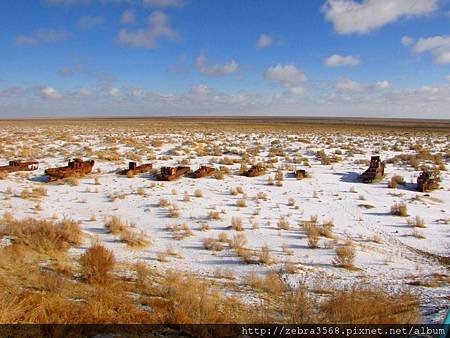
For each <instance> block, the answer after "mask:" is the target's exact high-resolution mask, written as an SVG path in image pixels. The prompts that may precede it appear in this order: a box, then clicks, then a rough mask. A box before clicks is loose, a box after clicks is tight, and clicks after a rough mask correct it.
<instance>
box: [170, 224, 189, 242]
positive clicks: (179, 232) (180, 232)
mask: <svg viewBox="0 0 450 338" xmlns="http://www.w3.org/2000/svg"><path fill="white" fill-rule="evenodd" d="M166 228H167V230H169V231H171V232H172V237H173V239H175V240H177V241H181V240H183V239H185V238H187V237H190V236H193V235H194V233H193V232H192V229H191V228H190V227H189V224H187V223H184V224H168V225H167V226H166Z"/></svg>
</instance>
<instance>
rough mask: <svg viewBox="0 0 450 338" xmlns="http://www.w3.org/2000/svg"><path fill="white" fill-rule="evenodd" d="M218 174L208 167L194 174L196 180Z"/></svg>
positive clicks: (201, 167)
mask: <svg viewBox="0 0 450 338" xmlns="http://www.w3.org/2000/svg"><path fill="white" fill-rule="evenodd" d="M215 172H216V169H214V168H213V167H208V166H206V165H202V166H200V168H198V169H197V170H196V171H194V173H193V177H194V178H201V177H205V176H210V175H213V174H214V173H215Z"/></svg>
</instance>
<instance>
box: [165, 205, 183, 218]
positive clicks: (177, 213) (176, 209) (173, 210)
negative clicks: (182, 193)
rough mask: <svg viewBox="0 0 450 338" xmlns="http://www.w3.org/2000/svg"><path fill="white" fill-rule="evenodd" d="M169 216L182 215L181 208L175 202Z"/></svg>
mask: <svg viewBox="0 0 450 338" xmlns="http://www.w3.org/2000/svg"><path fill="white" fill-rule="evenodd" d="M168 216H169V218H179V217H180V209H179V208H178V206H177V205H176V204H173V205H172V206H171V207H170V208H169V210H168Z"/></svg>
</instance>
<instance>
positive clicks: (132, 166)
mask: <svg viewBox="0 0 450 338" xmlns="http://www.w3.org/2000/svg"><path fill="white" fill-rule="evenodd" d="M152 168H153V165H152V164H151V163H144V164H141V165H137V163H136V162H129V163H128V168H127V169H123V170H120V171H119V172H118V174H119V175H129V174H131V175H136V174H142V173H147V172H149V171H150V170H152Z"/></svg>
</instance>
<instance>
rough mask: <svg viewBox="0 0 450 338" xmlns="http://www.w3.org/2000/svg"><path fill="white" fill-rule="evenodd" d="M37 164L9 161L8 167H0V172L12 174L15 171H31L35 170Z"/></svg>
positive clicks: (33, 162)
mask: <svg viewBox="0 0 450 338" xmlns="http://www.w3.org/2000/svg"><path fill="white" fill-rule="evenodd" d="M38 167H39V163H38V162H36V161H30V162H22V161H20V160H14V161H9V164H8V165H4V166H0V171H6V172H8V173H12V172H15V171H33V170H37V169H38Z"/></svg>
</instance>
